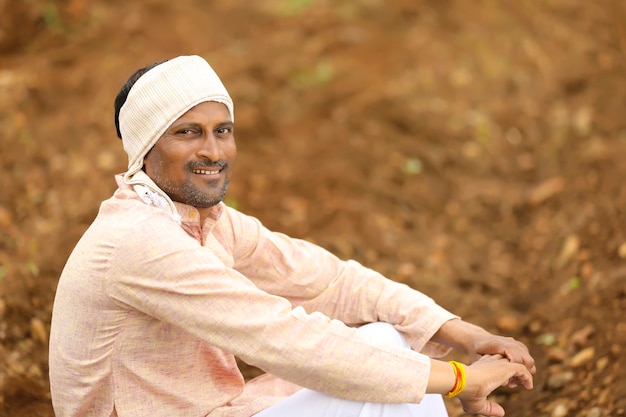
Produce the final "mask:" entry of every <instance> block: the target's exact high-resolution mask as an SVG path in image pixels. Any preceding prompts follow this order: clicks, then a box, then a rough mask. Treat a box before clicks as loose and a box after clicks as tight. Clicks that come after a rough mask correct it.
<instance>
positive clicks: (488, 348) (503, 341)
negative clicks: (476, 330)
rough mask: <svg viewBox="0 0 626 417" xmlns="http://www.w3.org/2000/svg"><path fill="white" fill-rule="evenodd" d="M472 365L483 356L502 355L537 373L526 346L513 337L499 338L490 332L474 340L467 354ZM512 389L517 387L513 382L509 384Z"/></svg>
mask: <svg viewBox="0 0 626 417" xmlns="http://www.w3.org/2000/svg"><path fill="white" fill-rule="evenodd" d="M467 354H468V356H469V359H470V363H472V362H474V361H476V360H477V359H479V358H480V356H482V355H502V357H504V358H506V359H508V360H509V361H510V362H512V363H520V364H522V365H524V366H525V367H526V368H527V369H528V370H529V371H530V372H531V373H532V374H535V372H537V368H536V367H535V360H534V359H533V357H532V356H530V352H529V351H528V348H527V347H526V345H524V344H523V343H522V342H520V341H518V340H515V339H513V338H512V337H503V336H497V335H494V334H491V333H488V332H485V333H484V334H482V335H477V337H475V338H474V340H473V344H472V346H471V347H470V348H469V349H468V352H467ZM509 386H510V387H511V388H513V387H515V386H517V384H515V383H514V381H512V383H509Z"/></svg>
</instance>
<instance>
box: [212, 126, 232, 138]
mask: <svg viewBox="0 0 626 417" xmlns="http://www.w3.org/2000/svg"><path fill="white" fill-rule="evenodd" d="M215 133H217V134H218V135H219V136H229V135H231V134H232V133H233V128H232V127H230V126H222V127H218V128H217V129H215Z"/></svg>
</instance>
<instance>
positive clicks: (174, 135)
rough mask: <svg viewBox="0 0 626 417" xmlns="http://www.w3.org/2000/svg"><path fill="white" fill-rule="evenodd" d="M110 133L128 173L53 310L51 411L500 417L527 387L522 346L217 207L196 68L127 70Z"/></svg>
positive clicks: (224, 154)
mask: <svg viewBox="0 0 626 417" xmlns="http://www.w3.org/2000/svg"><path fill="white" fill-rule="evenodd" d="M115 123H116V127H117V129H118V136H119V137H120V138H121V139H122V144H123V146H124V149H125V151H126V152H127V154H128V171H127V172H126V173H124V174H123V175H118V176H117V177H116V181H117V185H118V187H119V188H118V189H117V190H116V192H115V193H114V195H113V196H112V197H111V198H109V199H108V200H106V201H104V202H103V203H102V205H101V206H100V211H99V213H98V215H97V217H96V219H95V220H94V222H93V224H92V225H91V226H90V227H89V229H88V230H87V231H86V232H85V234H84V236H83V237H82V238H81V240H80V241H79V242H78V244H77V245H76V248H75V249H74V251H73V252H72V254H71V256H70V257H69V259H68V261H67V264H66V266H65V268H64V270H63V273H62V275H61V278H60V280H59V285H58V288H57V293H56V298H55V303H54V310H53V317H52V328H51V336H50V361H49V363H50V383H51V392H52V401H53V405H54V409H55V413H56V415H57V417H70V416H98V417H104V416H106V417H109V416H119V417H123V416H129V417H143V416H146V417H156V416H177V417H179V416H198V417H200V416H212V417H215V416H232V417H236V416H237V417H238V416H241V417H244V416H252V415H256V416H258V417H274V416H280V417H286V416H289V417H313V416H315V417H324V416H328V417H330V416H346V417H347V416H394V417H398V416H400V417H402V416H446V415H447V414H446V411H445V407H444V405H443V401H442V400H441V394H446V395H448V396H457V397H458V398H459V399H460V401H461V402H462V404H463V407H464V409H465V410H466V411H467V412H469V413H480V414H484V415H493V416H500V415H503V413H504V410H503V409H502V407H501V406H500V405H499V404H496V403H495V402H492V401H490V400H488V399H487V396H488V395H489V394H490V393H491V392H492V391H493V390H494V389H495V388H497V387H499V386H502V385H506V384H509V385H510V386H515V385H523V386H525V387H526V388H531V387H532V373H534V371H535V367H534V361H533V359H532V357H531V356H530V354H529V352H528V349H527V348H526V347H525V346H524V345H523V344H522V343H520V342H518V341H516V340H513V339H511V338H506V337H501V336H497V335H493V334H491V333H489V332H487V331H486V330H484V329H482V328H480V327H478V326H475V325H472V324H470V323H467V322H465V321H463V320H461V319H460V318H458V317H457V316H455V315H453V314H452V313H450V312H448V311H446V310H444V309H443V308H441V307H440V306H438V305H437V304H436V303H435V302H434V301H433V300H432V299H431V298H429V297H427V296H426V295H424V294H422V293H420V292H418V291H415V290H413V289H411V288H409V287H408V286H406V285H403V284H399V283H396V282H393V281H392V280H390V279H387V278H385V277H383V276H382V275H381V274H379V273H377V272H375V271H373V270H371V269H368V268H366V267H364V266H362V265H360V264H359V263H357V262H355V261H343V260H340V259H338V258H337V257H336V256H334V255H332V254H331V253H330V252H328V251H326V250H324V249H322V248H321V247H319V246H316V245H313V244H311V243H308V242H305V241H302V240H298V239H293V238H290V237H288V236H285V235H284V234H281V233H276V232H272V231H270V230H268V229H266V228H265V227H264V226H263V225H262V224H261V223H260V222H259V221H258V220H257V219H255V218H253V217H250V216H247V215H244V214H243V213H241V212H239V211H237V210H235V209H233V208H230V207H227V206H226V205H225V204H224V203H223V202H222V200H223V198H224V195H225V193H226V189H227V186H228V182H229V179H230V176H231V173H232V170H233V166H234V162H235V156H236V147H235V139H234V133H233V132H234V111H233V103H232V100H231V98H230V96H229V94H228V92H227V91H226V89H225V88H224V86H223V84H222V82H221V81H220V79H219V78H218V76H217V74H215V72H214V71H213V69H212V68H211V67H210V66H209V64H208V63H207V62H206V61H205V60H204V59H202V58H200V57H198V56H182V57H177V58H174V59H171V60H169V61H166V62H163V63H159V64H153V65H151V66H149V67H146V68H142V69H140V70H139V71H137V72H136V73H135V74H133V75H132V76H131V77H130V79H129V80H128V82H127V83H126V85H125V86H124V87H123V88H122V90H121V91H120V93H119V94H118V96H117V98H116V100H115ZM367 323H371V324H367ZM361 326H362V327H361ZM452 348H456V349H459V350H460V351H462V352H464V353H466V354H467V355H468V357H469V358H477V357H480V359H479V360H477V361H475V362H473V363H472V364H471V365H463V364H460V363H458V362H454V361H451V362H445V361H441V360H437V359H435V358H436V357H441V356H443V355H445V354H447V352H448V351H449V350H450V349H452ZM235 357H240V358H241V359H242V360H244V361H245V362H246V363H248V364H250V365H253V366H256V367H258V368H260V369H262V370H263V371H265V372H266V374H265V375H263V376H261V377H259V378H257V379H255V380H253V381H250V382H248V383H245V382H244V378H243V377H242V374H241V373H240V371H239V369H238V367H237V363H236V360H235Z"/></svg>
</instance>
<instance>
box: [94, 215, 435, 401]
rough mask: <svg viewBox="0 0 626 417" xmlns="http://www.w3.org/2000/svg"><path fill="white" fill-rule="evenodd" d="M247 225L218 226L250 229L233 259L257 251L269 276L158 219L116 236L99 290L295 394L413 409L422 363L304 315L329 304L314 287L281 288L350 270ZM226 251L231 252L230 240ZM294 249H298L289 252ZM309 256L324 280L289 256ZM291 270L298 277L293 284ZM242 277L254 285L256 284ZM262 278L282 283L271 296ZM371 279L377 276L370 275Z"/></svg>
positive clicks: (422, 382)
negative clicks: (252, 240) (288, 385)
mask: <svg viewBox="0 0 626 417" xmlns="http://www.w3.org/2000/svg"><path fill="white" fill-rule="evenodd" d="M226 220H227V219H226ZM254 224H255V222H253V221H250V220H247V221H246V222H243V223H240V224H239V225H236V226H235V227H234V228H233V226H232V225H228V227H227V228H230V230H231V231H232V230H235V229H236V228H237V227H246V228H248V227H255V228H256V230H250V229H247V232H249V233H247V234H246V236H253V237H254V235H255V234H259V239H258V241H259V245H258V246H257V247H254V246H255V245H254V244H249V243H248V244H245V245H241V246H239V247H238V249H237V250H235V252H238V251H239V252H240V251H241V250H248V249H251V251H250V253H249V256H248V258H249V259H250V260H255V258H256V260H259V259H262V256H260V255H261V254H260V253H259V252H257V251H260V250H264V251H268V252H267V254H268V255H269V256H270V258H269V259H270V260H268V261H265V262H264V263H263V265H261V267H267V268H273V271H272V273H271V274H270V276H267V275H264V274H261V273H260V272H259V271H256V272H255V271H254V270H253V268H252V267H251V266H250V264H248V263H247V262H243V263H240V264H239V265H238V268H233V267H229V266H226V265H225V264H224V262H223V261H222V260H220V259H219V258H218V257H217V256H215V254H214V253H213V252H212V251H211V250H210V249H209V248H206V247H203V246H202V245H200V244H199V242H198V241H197V240H195V239H193V238H191V237H190V236H189V235H187V234H186V233H185V232H184V231H183V230H182V229H181V228H180V226H178V225H177V224H176V223H175V222H173V221H172V220H171V218H169V216H167V215H165V214H163V215H156V216H153V217H150V218H149V219H146V220H144V221H140V222H138V223H137V224H135V225H134V226H133V229H132V232H131V233H128V234H127V235H125V236H120V237H119V241H120V243H119V245H118V246H117V247H116V248H115V251H116V253H115V254H114V256H113V257H112V258H113V259H115V262H113V264H112V265H111V266H110V269H109V272H108V273H107V276H106V286H107V292H108V294H109V296H110V297H111V298H113V299H114V300H116V302H117V303H118V304H119V306H120V307H121V308H127V309H129V310H133V311H138V312H141V313H143V314H146V315H149V316H151V317H154V318H156V319H158V320H160V321H163V322H165V323H169V324H172V325H175V326H178V327H180V328H182V329H184V330H185V331H186V332H188V333H190V334H192V335H194V336H195V337H197V338H198V340H199V341H202V342H203V343H207V344H210V345H211V346H214V347H217V348H219V349H222V350H224V351H226V352H230V353H232V354H233V355H236V356H238V357H240V358H241V359H243V360H244V361H246V362H247V363H249V364H251V365H254V366H257V367H259V368H261V369H263V370H265V371H267V372H270V373H272V374H274V375H276V376H278V377H280V378H282V379H285V380H287V381H290V382H293V383H295V384H297V385H300V386H302V387H307V388H310V389H313V390H317V391H320V392H324V393H327V394H329V395H334V396H337V397H341V398H346V399H351V400H356V401H373V402H419V401H420V399H421V398H422V396H423V395H424V393H425V390H426V385H427V381H428V377H429V373H430V361H429V359H428V358H427V357H426V356H424V355H422V354H420V353H417V352H415V351H412V350H409V349H402V348H397V347H392V346H382V345H377V344H373V343H371V342H367V341H366V340H364V339H363V338H362V337H361V336H360V335H359V334H358V333H357V332H356V330H355V329H352V328H350V327H347V326H346V325H345V324H344V323H342V322H341V321H339V320H333V319H331V318H330V317H329V316H328V315H326V314H322V312H314V311H312V310H311V311H308V312H307V311H306V309H305V308H304V307H305V306H306V305H307V303H309V302H310V303H311V305H318V304H319V305H320V306H324V305H325V304H329V301H327V300H325V298H326V297H325V296H324V294H323V293H324V291H322V290H320V289H319V288H320V287H323V285H320V284H316V285H314V286H313V288H312V289H308V290H304V292H302V291H295V290H294V291H293V293H292V292H290V291H288V290H286V289H287V288H289V287H290V286H292V285H298V286H300V287H301V288H306V287H308V284H309V283H310V282H311V281H314V280H315V278H316V277H319V276H321V275H325V272H333V273H332V276H333V278H331V279H329V282H330V283H332V282H334V281H336V280H337V279H340V277H342V276H344V275H345V274H346V272H347V271H350V270H351V268H352V266H350V264H342V263H340V262H336V261H335V260H334V259H333V258H332V257H331V256H330V255H328V254H325V253H324V254H323V255H322V254H321V253H322V252H319V251H318V250H317V249H315V247H313V246H308V245H307V244H305V243H303V242H299V241H298V242H293V243H292V242H290V241H289V240H288V239H286V238H284V237H279V236H276V237H273V238H271V239H269V238H268V236H267V232H265V231H264V230H262V229H261V228H260V227H259V226H254ZM224 230H226V229H223V230H222V232H220V233H223V232H224ZM250 232H251V233H250ZM218 234H219V233H218ZM261 235H262V236H261ZM231 243H233V244H235V242H234V240H233V241H231ZM225 244H226V245H228V244H227V242H225ZM271 245H276V248H275V249H272V248H270V247H269V246H271ZM285 245H286V246H287V247H292V249H291V250H292V251H294V253H290V256H289V257H286V258H285V259H284V260H285V261H288V262H292V264H291V265H289V266H288V267H285V266H278V265H275V263H280V262H282V261H283V260H282V259H275V258H273V257H274V256H284V254H285V253H286V252H285V250H284V249H278V248H281V247H284V246H285ZM296 247H298V248H300V249H299V250H297V251H296V250H295V248H296ZM137 248H141V250H137ZM309 250H311V251H313V252H315V255H314V256H312V255H306V256H309V257H310V261H312V262H313V263H314V262H318V261H322V262H325V263H327V265H324V266H323V272H324V273H322V274H320V273H315V274H314V275H315V277H311V276H310V275H311V274H310V271H312V270H314V269H315V268H313V264H309V265H308V266H307V267H306V268H305V269H303V270H299V267H300V266H299V265H298V262H295V261H294V259H293V258H292V256H294V255H295V256H297V254H302V255H304V254H305V253H306V252H308V251H309ZM296 252H297V253H296ZM281 253H282V255H281ZM240 256H241V253H239V254H238V256H237V257H240ZM307 264H308V263H307ZM272 265H273V266H272ZM354 268H357V267H356V266H355V267H354ZM357 269H360V268H357ZM296 270H298V273H299V275H302V277H304V278H302V277H301V278H298V279H295V278H293V277H292V276H291V275H293V273H294V272H295V271H296ZM246 273H250V274H251V275H252V277H254V278H257V281H258V282H259V283H260V284H263V285H257V283H256V282H253V280H251V279H250V278H249V277H247V276H246V275H245V274H246ZM287 273H290V274H287ZM261 276H262V277H263V278H262V279H261ZM373 276H376V275H375V274H374V275H373ZM271 277H276V278H277V279H278V278H280V279H282V280H285V279H286V280H287V281H284V282H282V284H280V285H276V287H281V288H283V289H282V290H277V291H271V292H270V291H267V289H268V288H270V289H275V288H274V286H272V285H270V284H269V283H268V280H270V279H271ZM375 280H377V281H378V280H381V278H379V277H377V276H376V279H375ZM359 291H361V290H359ZM285 296H288V297H289V299H290V300H291V301H294V300H295V301H297V300H298V297H299V296H301V299H300V300H299V302H295V303H294V302H290V300H288V299H287V298H286V297H285ZM316 298H317V300H316ZM309 300H310V301H309ZM320 300H321V301H320ZM297 304H300V305H297ZM323 310H325V311H326V312H331V313H332V312H333V309H329V308H324V309H323ZM335 310H336V311H338V310H339V308H336V309H335ZM356 310H357V311H359V312H358V313H354V312H351V313H349V314H348V316H350V317H349V318H356V317H357V316H359V315H360V314H363V313H362V311H361V310H363V311H364V310H367V308H362V307H359V308H357V309H356ZM346 317H347V316H346Z"/></svg>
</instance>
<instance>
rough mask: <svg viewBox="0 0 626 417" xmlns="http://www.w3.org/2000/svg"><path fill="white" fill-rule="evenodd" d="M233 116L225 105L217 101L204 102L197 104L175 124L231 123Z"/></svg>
mask: <svg viewBox="0 0 626 417" xmlns="http://www.w3.org/2000/svg"><path fill="white" fill-rule="evenodd" d="M230 120H231V115H230V112H229V111H228V107H226V105H225V104H224V103H220V102H217V101H204V102H202V103H200V104H196V105H195V106H193V107H192V108H190V109H189V110H187V111H186V112H185V113H183V114H182V115H181V116H180V117H179V118H178V119H176V120H175V121H174V123H173V124H175V123H176V122H179V121H214V122H225V121H230Z"/></svg>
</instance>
